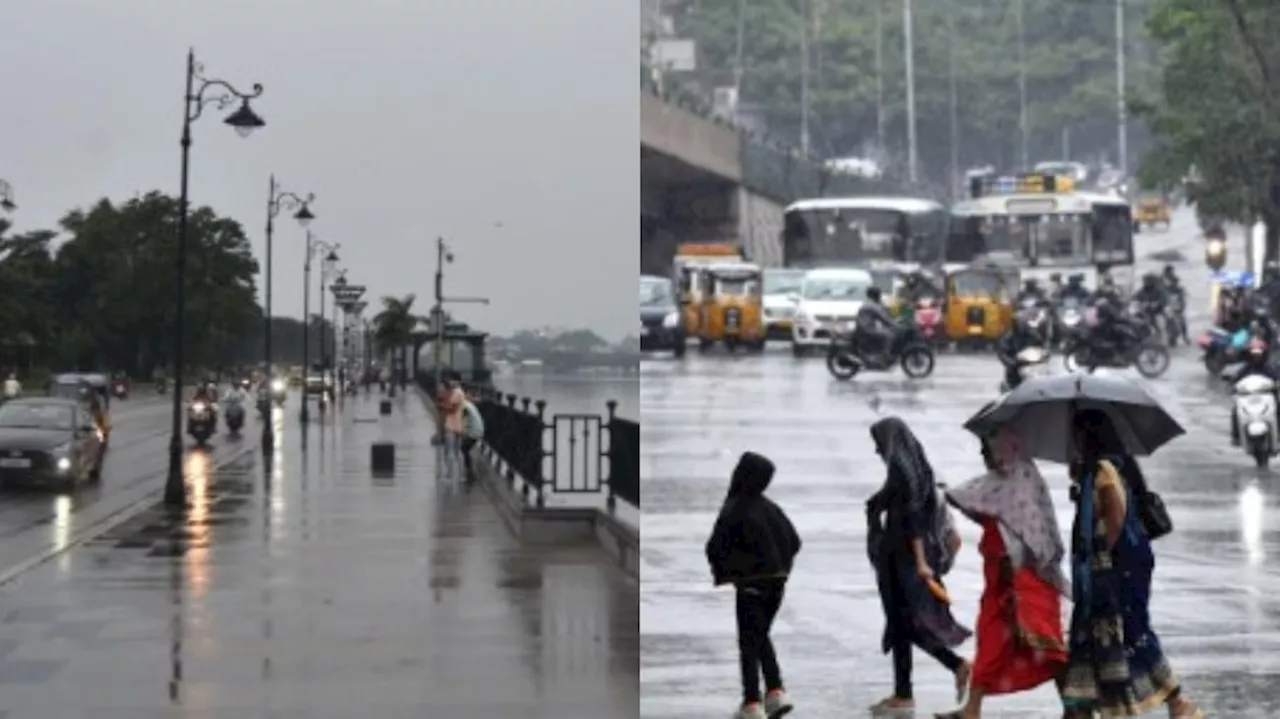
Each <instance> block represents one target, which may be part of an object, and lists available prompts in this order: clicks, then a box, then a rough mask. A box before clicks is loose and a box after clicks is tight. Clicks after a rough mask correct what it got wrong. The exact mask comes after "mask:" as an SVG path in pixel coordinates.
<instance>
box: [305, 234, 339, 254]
mask: <svg viewBox="0 0 1280 719" xmlns="http://www.w3.org/2000/svg"><path fill="white" fill-rule="evenodd" d="M341 248H342V244H341V243H338V242H325V241H324V240H322V239H320V238H312V240H311V247H310V248H308V250H307V251H308V252H309V253H310V254H311V255H312V256H315V255H316V254H318V253H321V252H337V251H338V250H339V249H341Z"/></svg>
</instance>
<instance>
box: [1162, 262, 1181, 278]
mask: <svg viewBox="0 0 1280 719" xmlns="http://www.w3.org/2000/svg"><path fill="white" fill-rule="evenodd" d="M1164 276H1165V277H1169V278H1176V277H1177V276H1178V273H1176V272H1174V271H1173V265H1165V266H1164Z"/></svg>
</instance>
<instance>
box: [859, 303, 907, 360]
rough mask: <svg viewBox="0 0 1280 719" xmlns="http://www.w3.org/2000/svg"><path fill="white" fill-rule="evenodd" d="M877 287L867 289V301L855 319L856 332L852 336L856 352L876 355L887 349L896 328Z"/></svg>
mask: <svg viewBox="0 0 1280 719" xmlns="http://www.w3.org/2000/svg"><path fill="white" fill-rule="evenodd" d="M881 298H882V293H881V292H880V288H879V287H870V288H868V289H867V301H866V302H863V303H862V307H861V308H860V309H859V310H858V316H857V317H856V318H855V320H854V321H855V324H856V325H857V330H856V331H855V332H854V335H853V344H854V348H855V350H856V351H859V352H866V353H867V354H872V355H874V354H878V353H880V352H884V351H886V350H887V349H889V343H890V341H891V340H892V339H893V330H894V328H895V327H896V326H897V323H896V322H894V320H893V316H892V315H890V314H889V310H888V309H886V308H885V306H884V304H883V301H882V299H881Z"/></svg>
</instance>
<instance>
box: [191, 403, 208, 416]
mask: <svg viewBox="0 0 1280 719" xmlns="http://www.w3.org/2000/svg"><path fill="white" fill-rule="evenodd" d="M206 409H209V406H208V405H206V404H205V403H204V402H196V403H195V404H193V405H191V411H192V412H195V413H196V414H203V413H204V411H205V410H206Z"/></svg>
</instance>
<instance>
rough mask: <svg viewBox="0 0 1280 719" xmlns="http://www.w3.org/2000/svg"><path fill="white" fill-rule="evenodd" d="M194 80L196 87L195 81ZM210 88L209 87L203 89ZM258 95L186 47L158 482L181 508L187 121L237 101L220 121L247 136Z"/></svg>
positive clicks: (256, 123)
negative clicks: (164, 445) (163, 453)
mask: <svg viewBox="0 0 1280 719" xmlns="http://www.w3.org/2000/svg"><path fill="white" fill-rule="evenodd" d="M197 81H198V82H199V86H198V87H197V85H196V82H197ZM210 89H212V90H213V92H209V93H208V94H207V95H206V92H208V91H209V90H210ZM261 95H262V85H260V84H258V83H254V85H253V91H252V92H240V91H239V90H237V89H236V88H235V87H233V86H232V85H231V84H230V83H228V82H227V81H225V80H210V79H207V78H205V77H204V67H203V66H202V65H201V64H199V63H197V62H196V55H195V50H188V51H187V89H186V94H185V95H183V111H182V139H181V141H180V144H181V146H182V180H181V183H182V184H181V194H180V195H179V198H178V251H177V253H176V255H177V258H176V260H175V264H174V281H175V283H176V285H177V292H176V294H177V298H176V302H175V303H174V309H175V315H174V317H175V321H174V332H173V351H172V353H173V417H172V421H173V426H172V428H171V430H172V436H171V437H170V439H169V472H168V475H167V476H166V478H165V483H164V502H165V504H166V505H169V506H171V507H185V506H186V503H187V485H186V481H185V479H184V477H183V474H182V369H183V367H182V366H183V364H184V363H185V361H186V360H185V358H184V357H183V352H184V350H185V347H184V346H183V334H184V332H185V329H186V328H185V327H184V326H183V325H184V322H183V320H184V315H185V314H186V304H187V287H186V285H187V277H186V275H187V181H188V175H189V171H190V165H191V123H193V122H195V121H196V120H198V119H200V115H201V113H203V112H204V109H205V108H206V107H208V106H209V105H217V107H218V108H219V109H222V110H225V109H227V108H228V107H230V106H231V105H233V104H235V102H236V101H237V100H239V101H240V107H238V108H236V110H235V112H233V113H231V114H230V115H228V116H227V117H226V119H225V120H223V122H225V123H226V124H228V125H230V126H231V127H233V128H235V130H236V133H238V134H239V135H240V136H241V137H248V136H249V135H250V134H251V133H252V132H253V131H254V130H256V129H258V128H260V127H262V126H264V125H266V124H267V123H266V122H264V121H263V119H262V118H261V117H259V116H258V114H257V113H255V112H254V111H253V108H251V107H249V101H250V100H252V99H253V98H255V97H259V96H261Z"/></svg>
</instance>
